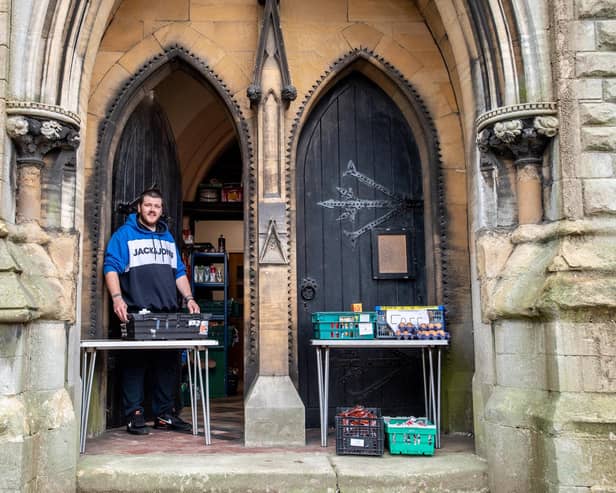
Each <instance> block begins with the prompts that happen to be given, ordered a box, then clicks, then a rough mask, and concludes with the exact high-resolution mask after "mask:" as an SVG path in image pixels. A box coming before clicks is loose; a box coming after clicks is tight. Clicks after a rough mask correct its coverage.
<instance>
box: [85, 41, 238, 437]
mask: <svg viewBox="0 0 616 493" xmlns="http://www.w3.org/2000/svg"><path fill="white" fill-rule="evenodd" d="M147 67H148V69H147V70H145V71H143V72H140V73H139V76H137V77H135V78H134V79H133V80H131V84H129V85H127V86H124V87H123V88H122V91H121V93H120V94H119V95H117V104H116V105H114V106H113V107H112V108H111V109H110V111H109V113H108V114H107V116H106V118H105V120H104V122H103V125H102V126H101V128H102V132H101V139H100V143H99V146H98V147H97V161H98V162H99V163H100V166H98V167H97V168H96V174H95V175H94V176H93V180H92V182H91V183H90V186H93V188H94V190H96V191H97V195H96V196H98V197H109V199H108V200H107V201H104V203H103V201H99V200H96V196H95V195H92V197H91V198H89V199H88V200H90V201H91V203H90V206H91V207H90V206H88V207H87V208H86V210H87V212H88V214H89V215H90V218H91V221H89V228H90V229H89V233H90V234H89V238H92V239H93V240H95V241H94V242H95V244H98V245H99V249H100V251H102V250H104V248H105V246H106V243H107V241H108V239H109V237H110V235H111V234H112V233H113V231H114V230H115V229H117V227H118V226H120V225H121V224H122V223H123V222H124V220H125V217H126V212H121V211H118V205H120V204H127V203H130V202H131V201H133V200H134V199H135V198H136V197H137V196H138V195H139V193H140V192H141V191H142V190H143V189H145V188H147V187H149V186H151V185H152V184H156V185H158V187H159V188H160V189H161V191H162V193H163V196H164V201H165V208H166V211H165V212H166V214H167V216H168V221H169V224H170V228H171V230H172V232H173V234H174V236H175V238H176V240H177V242H178V246H180V247H182V243H183V235H182V230H183V229H185V228H186V227H189V228H191V230H192V233H193V235H194V236H195V240H196V241H198V242H206V241H212V240H210V238H199V237H197V236H196V233H197V231H196V226H197V223H198V222H204V221H206V220H212V221H213V222H214V223H216V224H221V223H228V222H230V221H232V222H234V223H235V228H233V230H234V231H237V237H236V238H234V240H233V241H232V240H231V239H228V241H227V245H228V247H230V249H233V248H235V249H234V250H233V251H232V253H231V252H230V253H229V255H230V256H231V255H233V256H234V257H235V264H234V269H235V270H234V273H236V272H240V273H241V272H242V271H243V264H244V260H243V259H244V254H243V244H244V220H243V206H242V202H241V199H240V201H239V202H237V201H236V202H234V203H232V204H223V203H222V201H220V200H219V201H218V202H217V203H216V204H206V207H202V205H203V204H201V203H200V200H199V198H200V197H199V195H200V194H199V191H200V187H199V185H200V184H202V183H205V182H207V181H209V180H210V179H211V178H216V176H215V175H216V174H217V173H218V174H219V175H220V176H219V177H221V178H222V179H223V181H225V182H226V181H227V180H229V181H233V184H234V185H235V186H239V187H241V186H242V182H243V179H244V178H243V167H244V163H243V162H244V159H245V157H246V155H247V152H246V148H247V143H246V139H247V137H246V135H244V134H241V133H240V130H239V129H238V128H239V122H240V121H241V116H240V115H239V114H238V112H237V107H236V106H235V105H234V102H233V100H232V99H231V97H230V95H229V94H228V93H227V92H225V89H224V87H223V86H222V85H221V84H220V83H218V82H217V79H216V78H214V77H213V76H211V74H210V72H209V71H208V70H207V68H206V67H203V66H202V65H200V62H199V61H198V60H195V59H193V58H192V57H191V56H190V55H187V54H186V53H185V52H184V51H182V50H181V49H172V50H170V51H169V52H167V53H166V54H165V59H163V60H158V59H157V60H156V61H155V63H152V64H147ZM221 171H222V172H224V173H223V174H224V176H222V174H221ZM240 196H241V194H240ZM227 205H229V207H227ZM99 215H100V216H102V217H104V218H105V220H104V221H102V222H101V221H97V220H96V218H98V217H99ZM238 225H239V226H238ZM219 234H220V232H216V234H215V239H217V238H218V237H219ZM213 242H214V243H215V240H213ZM238 245H239V246H238ZM183 253H186V251H184V252H183ZM189 259H190V255H189V254H187V255H185V256H184V260H185V261H186V262H187V264H188V263H189ZM92 263H93V265H95V263H96V261H95V260H94V259H93V262H92ZM188 267H189V270H188V274H189V275H190V273H191V271H190V266H188ZM95 276H96V274H95ZM242 281H243V278H241V277H240V278H238V277H237V276H234V282H236V283H238V284H239V285H241V284H242ZM91 286H92V289H93V296H92V298H93V299H96V302H95V303H94V304H92V305H91V306H89V307H86V312H87V313H89V315H90V317H89V318H90V319H91V320H93V321H96V322H93V324H92V329H91V331H90V334H91V335H94V333H95V331H98V330H100V331H101V332H102V334H101V336H102V337H108V336H109V335H110V333H111V332H113V326H114V322H115V320H114V316H113V314H111V313H110V312H108V310H106V308H105V307H106V306H107V305H108V303H107V302H105V301H99V300H106V299H107V293H106V291H105V290H104V289H103V282H102V278H101V277H98V279H97V280H96V282H95V283H91ZM94 290H96V293H95V291H94ZM99 290H100V291H99ZM241 290H243V289H241V288H240V289H238V290H236V293H238V291H241ZM235 297H236V301H238V303H237V305H239V307H238V306H236V307H235V308H236V309H235V311H234V313H233V315H234V320H233V321H232V322H231V323H233V324H235V327H236V328H237V330H238V332H239V335H238V334H237V333H236V332H235V331H232V332H230V335H229V337H228V341H229V343H230V344H231V343H232V342H233V341H239V344H237V342H236V345H235V346H234V347H233V354H231V352H230V351H229V352H228V354H226V358H225V359H226V361H224V364H223V363H221V361H222V360H220V359H219V360H218V361H217V373H219V374H221V375H222V377H221V378H220V381H221V382H220V384H219V388H222V390H221V393H222V395H224V394H225V393H229V392H230V391H231V390H232V387H231V385H230V384H229V383H228V382H227V370H228V369H229V368H230V366H231V365H233V367H234V368H235V371H234V376H235V377H239V379H240V392H241V376H242V374H243V362H244V358H243V344H241V342H242V341H243V337H242V335H241V331H242V330H243V313H242V306H243V303H242V301H243V294H242V293H241V292H239V293H238V294H236V295H235ZM238 297H239V298H240V299H239V300H238V299H237V298H238ZM99 320H100V321H99ZM111 335H113V334H111ZM232 336H233V337H232ZM212 353H213V351H212ZM212 353H211V354H212ZM230 358H233V361H231V359H230ZM206 367H207V366H206ZM105 371H106V375H105V378H104V379H103V381H104V385H105V387H103V388H101V391H102V392H103V393H105V395H106V396H107V401H106V403H105V402H104V400H101V404H102V407H101V411H102V412H103V413H106V414H107V416H106V418H107V419H106V425H107V427H113V426H117V425H120V424H122V422H123V418H122V410H121V405H120V399H119V385H118V383H119V380H118V378H117V371H118V368H117V365H116V364H115V361H114V359H113V356H111V357H110V358H109V360H108V361H107V362H106V370H105ZM210 373H211V372H210ZM178 383H179V382H178ZM178 387H179V386H178ZM179 399H180V398H179V397H178V405H179V404H181V401H180V400H179ZM238 402H240V405H241V398H239V399H238ZM104 422H105V420H104V421H103V423H104ZM238 427H239V429H240V432H241V424H239V425H238Z"/></svg>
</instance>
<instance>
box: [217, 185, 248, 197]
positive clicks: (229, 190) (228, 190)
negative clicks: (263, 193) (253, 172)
mask: <svg viewBox="0 0 616 493" xmlns="http://www.w3.org/2000/svg"><path fill="white" fill-rule="evenodd" d="M243 195H244V194H243V193H242V186H241V184H240V183H225V184H224V185H223V187H222V192H221V196H220V201H221V202H241V201H242V200H243Z"/></svg>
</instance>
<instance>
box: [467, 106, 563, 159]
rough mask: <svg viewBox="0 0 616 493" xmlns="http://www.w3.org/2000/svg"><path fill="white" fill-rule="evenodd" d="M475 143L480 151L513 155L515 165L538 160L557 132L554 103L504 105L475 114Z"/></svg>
mask: <svg viewBox="0 0 616 493" xmlns="http://www.w3.org/2000/svg"><path fill="white" fill-rule="evenodd" d="M476 123H477V147H478V148H479V150H480V151H481V152H482V153H492V154H494V155H496V156H498V157H503V158H509V159H513V160H514V161H515V162H516V164H518V165H520V166H521V165H527V164H529V163H537V164H538V163H541V162H542V160H543V153H544V152H545V149H546V147H547V145H548V143H549V142H550V139H551V138H553V137H554V136H555V135H556V134H557V133H558V118H557V117H556V104H555V103H529V104H523V105H514V106H506V107H503V108H498V109H496V110H493V111H490V112H488V113H485V114H483V115H481V116H480V117H479V118H477V122H476Z"/></svg>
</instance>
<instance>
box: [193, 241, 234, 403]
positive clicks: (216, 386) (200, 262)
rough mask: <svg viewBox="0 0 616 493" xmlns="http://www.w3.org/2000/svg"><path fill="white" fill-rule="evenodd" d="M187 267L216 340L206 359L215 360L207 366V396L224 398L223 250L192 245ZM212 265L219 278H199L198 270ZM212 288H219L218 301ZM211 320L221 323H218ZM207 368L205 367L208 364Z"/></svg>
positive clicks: (226, 270)
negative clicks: (208, 376)
mask: <svg viewBox="0 0 616 493" xmlns="http://www.w3.org/2000/svg"><path fill="white" fill-rule="evenodd" d="M190 266H191V276H190V277H191V288H192V293H193V296H194V297H195V299H196V300H197V302H198V303H199V306H200V308H201V312H202V313H211V315H212V316H211V318H210V328H209V334H210V338H212V339H217V340H218V342H219V346H217V347H214V348H211V349H210V351H209V354H210V359H211V360H213V361H215V362H216V366H215V367H214V368H211V369H210V396H211V397H224V396H226V395H228V382H227V379H228V378H227V369H228V368H227V367H228V351H229V344H230V337H229V261H228V256H227V253H226V252H222V253H221V252H202V251H199V246H198V245H195V246H194V247H193V248H192V250H191V254H190ZM212 266H214V267H215V268H216V271H217V272H222V280H210V279H206V280H203V279H201V277H200V275H199V274H198V272H199V270H201V269H207V271H210V268H211V267H212ZM215 291H219V292H220V291H222V293H223V299H222V300H214V299H213V294H212V293H213V292H215ZM220 307H222V310H220ZM211 322H222V324H212V323H211ZM219 327H220V329H219ZM208 363H209V362H208ZM207 367H208V368H209V365H208V366H207Z"/></svg>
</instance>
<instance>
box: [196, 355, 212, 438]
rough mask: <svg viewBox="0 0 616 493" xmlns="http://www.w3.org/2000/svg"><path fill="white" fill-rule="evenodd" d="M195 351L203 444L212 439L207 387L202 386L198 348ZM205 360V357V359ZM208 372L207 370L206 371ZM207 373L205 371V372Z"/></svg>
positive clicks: (206, 378)
mask: <svg viewBox="0 0 616 493" xmlns="http://www.w3.org/2000/svg"><path fill="white" fill-rule="evenodd" d="M196 352H197V368H198V372H199V388H200V389H201V409H202V410H203V428H204V435H205V444H206V445H210V443H211V442H212V439H211V437H210V416H209V400H210V399H209V397H210V395H209V389H208V387H207V386H206V387H204V386H203V373H202V372H201V358H199V350H198V349H196ZM205 354H206V358H207V350H206V351H205ZM206 362H207V359H206ZM206 364H207V363H206ZM208 373H209V372H208ZM206 375H207V373H206ZM205 380H206V382H208V376H206V377H205ZM206 394H207V397H208V398H207V401H208V406H207V407H206V405H205V401H206V399H205V395H206Z"/></svg>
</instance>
